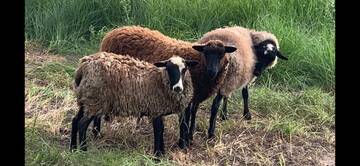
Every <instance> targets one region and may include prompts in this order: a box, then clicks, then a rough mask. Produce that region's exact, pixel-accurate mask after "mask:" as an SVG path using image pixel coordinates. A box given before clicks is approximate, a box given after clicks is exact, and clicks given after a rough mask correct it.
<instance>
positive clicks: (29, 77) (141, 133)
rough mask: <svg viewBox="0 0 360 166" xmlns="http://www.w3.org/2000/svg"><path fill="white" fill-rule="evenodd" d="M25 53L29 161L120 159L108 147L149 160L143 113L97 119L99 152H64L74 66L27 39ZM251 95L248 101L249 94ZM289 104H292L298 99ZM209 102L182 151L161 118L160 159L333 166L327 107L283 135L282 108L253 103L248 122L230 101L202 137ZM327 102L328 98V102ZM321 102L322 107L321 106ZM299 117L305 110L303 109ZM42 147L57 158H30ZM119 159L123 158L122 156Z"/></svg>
mask: <svg viewBox="0 0 360 166" xmlns="http://www.w3.org/2000/svg"><path fill="white" fill-rule="evenodd" d="M25 58H26V66H25V68H26V87H25V89H26V100H25V115H26V119H25V122H26V126H25V127H26V129H28V130H29V131H28V132H27V133H26V139H27V141H26V149H27V150H26V156H27V157H26V163H27V165H37V164H39V163H52V164H58V165H62V164H64V163H65V164H64V165H76V164H74V163H79V162H80V163H81V162H85V163H86V162H88V164H87V165H93V164H94V161H93V160H91V158H95V159H94V160H98V161H97V162H100V160H103V161H101V162H102V163H103V164H104V163H106V164H105V165H108V164H110V163H116V162H114V161H117V160H120V159H119V158H121V157H118V156H110V157H104V156H102V155H106V154H107V153H110V154H112V153H113V152H108V150H109V149H111V150H114V151H115V153H120V152H123V151H124V152H126V154H127V152H134V153H136V154H135V156H138V158H136V159H137V160H139V161H140V162H139V163H141V164H142V165H152V164H154V163H151V161H150V160H147V158H149V156H151V154H152V150H153V149H152V148H153V146H152V145H153V132H152V125H151V124H150V122H149V121H148V119H147V118H143V119H142V120H141V121H140V123H137V121H136V118H131V117H130V118H117V119H115V121H113V122H112V123H103V125H102V136H103V137H102V138H101V139H98V140H94V139H92V137H91V132H88V133H89V134H88V138H89V139H90V141H89V149H90V152H91V153H96V154H97V156H91V154H86V155H85V156H80V157H79V156H78V155H79V154H71V153H67V151H68V145H69V140H70V132H69V131H70V122H71V119H72V117H73V116H74V115H75V113H76V111H77V106H76V103H75V100H74V96H73V93H72V91H71V81H72V75H71V71H72V70H73V69H74V67H75V66H68V64H74V62H68V59H66V58H64V57H63V56H57V55H50V54H49V52H47V51H46V50H43V49H41V48H40V47H36V46H35V45H33V44H32V43H26V55H25ZM256 93H260V92H258V91H256V92H254V96H255V97H254V103H256V104H257V103H259V99H257V98H256V96H257V95H256ZM291 94H292V93H291ZM272 97H274V98H275V97H277V96H272ZM278 97H279V96H278ZM280 97H281V95H280ZM320 97H321V96H320ZM250 98H251V99H252V96H250ZM306 99H308V98H306ZM310 99H311V98H310ZM331 99H332V98H331ZM237 100H238V99H237ZM237 100H236V101H237ZM303 100H304V101H306V100H305V99H299V103H301V102H300V101H303ZM289 101H291V102H292V101H297V99H296V100H295V99H294V100H289ZM237 102H238V101H237ZM311 102H313V101H308V102H305V104H307V105H308V107H311V106H312V105H314V106H317V107H318V105H316V102H315V103H311ZM210 103H211V100H209V101H207V102H205V103H203V104H202V105H201V106H200V110H199V111H198V116H197V117H198V120H197V131H196V133H195V135H194V142H193V144H192V146H191V147H190V148H189V149H188V150H186V151H184V150H180V149H179V148H178V147H177V145H176V142H177V139H178V119H177V116H176V115H171V116H168V117H166V118H165V136H164V138H165V146H166V151H167V154H166V156H164V158H163V159H164V162H165V164H166V165H167V164H170V165H173V164H175V165H335V161H334V158H335V156H334V154H335V134H334V128H333V127H334V126H335V123H334V120H333V118H334V110H333V109H334V107H330V108H324V110H326V111H328V110H330V112H331V113H329V115H328V114H325V113H323V112H321V113H319V115H317V114H316V115H312V114H313V113H311V114H310V112H309V113H308V114H309V115H311V116H315V118H313V117H311V116H310V118H311V119H309V120H308V119H306V118H304V117H299V121H304V123H302V122H300V123H301V124H300V128H301V126H304V127H302V128H303V129H301V130H298V129H297V130H294V132H286V131H287V130H286V129H285V128H289V126H286V124H292V123H294V124H297V120H296V119H295V120H294V117H291V118H288V119H286V118H280V116H285V115H287V114H288V113H287V112H281V111H278V112H276V111H269V112H265V113H264V112H262V111H259V110H260V109H261V103H259V104H257V106H253V108H255V109H256V110H251V111H252V113H253V120H251V121H245V120H243V119H242V116H241V115H242V110H241V109H240V108H241V105H239V106H237V105H236V104H235V103H234V100H232V101H231V102H230V106H229V107H230V109H231V110H232V111H230V119H229V120H228V121H220V120H218V121H217V129H216V139H214V140H207V139H206V138H207V127H208V119H209V104H210ZM299 103H288V105H287V106H289V107H291V109H293V108H298V107H299V109H300V107H303V106H304V105H303V104H302V105H300V104H299ZM296 104H299V105H296ZM332 104H333V103H332V102H331V103H330V106H332ZM321 106H322V105H321ZM325 106H327V104H326V103H325V104H324V107H325ZM317 107H315V108H317ZM236 109H240V110H241V112H239V111H237V112H236V111H233V110H236ZM269 109H270V108H269ZM319 109H320V110H321V109H322V108H319ZM306 110H307V109H306ZM309 110H312V109H309ZM326 111H325V112H326ZM302 114H305V115H307V113H302ZM270 115H272V116H270ZM277 116H279V117H277ZM322 116H324V117H325V118H330V121H328V120H324V121H321V123H320V122H319V123H315V124H316V125H315V126H312V127H307V126H309V125H310V123H311V122H312V121H314V119H316V118H318V117H322ZM295 117H296V116H295ZM277 119H278V120H277ZM320 119H321V118H320ZM322 119H324V118H322ZM283 120H284V121H288V122H289V123H288V122H286V123H284V124H285V126H284V125H278V127H274V126H276V124H278V123H281V121H283ZM317 121H320V120H317ZM269 124H272V125H269ZM279 126H280V127H279ZM282 127H284V129H283V128H282ZM33 133H38V134H33ZM37 140H41V141H37ZM42 144H46V147H48V148H50V150H49V151H47V152H46V153H49V152H50V153H51V152H54V154H53V155H54V156H56V157H54V158H59V159H57V160H55V161H53V158H52V157H49V156H50V155H49V156H47V154H42V156H45V157H43V158H40V159H39V157H36V156H39V155H36V154H37V153H38V151H42V150H41V149H38V148H40V147H43V146H40V145H42ZM44 153H45V152H44ZM142 154H143V155H142ZM127 155H129V154H127ZM84 158H86V159H88V160H85V159H84ZM104 158H106V160H105V159H104ZM124 158H127V157H126V156H125V157H124ZM167 159H169V160H167ZM62 160H63V161H62ZM63 162H64V163H63ZM119 162H120V163H124V162H125V161H122V160H121V161H119ZM126 162H129V163H130V164H131V165H136V164H134V163H135V162H134V161H127V160H126ZM69 163H70V164H69ZM71 163H72V164H71ZM95 163H96V162H95ZM100 165H101V164H100ZM110 165H111V164H110Z"/></svg>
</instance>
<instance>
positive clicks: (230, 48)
mask: <svg viewBox="0 0 360 166" xmlns="http://www.w3.org/2000/svg"><path fill="white" fill-rule="evenodd" d="M234 51H236V47H231V46H225V52H226V53H232V52H234Z"/></svg>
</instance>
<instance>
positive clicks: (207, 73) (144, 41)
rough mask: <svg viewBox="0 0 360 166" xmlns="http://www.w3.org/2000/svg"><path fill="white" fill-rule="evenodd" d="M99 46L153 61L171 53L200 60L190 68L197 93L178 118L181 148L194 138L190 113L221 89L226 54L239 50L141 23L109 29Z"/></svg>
mask: <svg viewBox="0 0 360 166" xmlns="http://www.w3.org/2000/svg"><path fill="white" fill-rule="evenodd" d="M100 47H101V49H100V51H105V52H112V53H116V54H128V55H130V56H133V57H136V58H139V59H140V60H144V61H147V62H150V63H153V62H157V61H160V60H164V59H168V58H169V55H172V54H175V55H179V56H181V57H182V58H184V59H188V60H197V61H199V62H200V63H199V65H197V66H196V67H194V68H192V69H190V73H191V77H192V80H193V87H194V96H193V98H192V101H191V102H190V103H189V105H188V107H187V108H186V110H185V116H180V119H179V120H180V139H179V143H178V144H179V147H180V148H185V147H187V145H188V142H189V139H192V137H189V133H188V126H189V121H190V116H193V115H194V113H196V110H197V109H198V106H199V104H200V103H201V102H203V101H204V100H205V99H207V98H209V97H210V96H211V95H213V94H214V93H215V92H216V91H217V90H218V88H219V87H220V86H221V84H222V82H223V80H224V78H225V75H226V72H227V66H228V57H227V56H225V53H231V52H234V51H235V50H236V48H235V47H231V46H226V45H224V44H223V42H221V41H219V40H211V41H208V42H206V43H201V44H195V45H194V44H192V43H190V42H185V41H181V40H176V39H173V38H170V37H167V36H165V35H163V34H162V33H160V32H159V31H156V30H150V29H149V28H144V27H140V26H125V27H121V28H117V29H114V30H112V31H110V32H109V33H107V34H106V35H105V37H104V38H103V40H102V43H101V46H100ZM190 113H191V115H190ZM194 120H195V119H192V120H191V121H194ZM190 131H192V130H190ZM190 136H192V134H190Z"/></svg>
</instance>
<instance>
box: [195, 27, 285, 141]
mask: <svg viewBox="0 0 360 166" xmlns="http://www.w3.org/2000/svg"><path fill="white" fill-rule="evenodd" d="M267 37H268V38H267ZM209 40H221V41H223V42H224V43H225V44H226V45H234V46H235V47H236V48H237V50H236V51H235V52H233V53H231V54H233V55H232V56H229V57H230V59H229V67H228V72H227V73H226V77H225V80H224V84H223V85H222V86H221V88H220V90H219V92H218V94H217V96H216V97H215V99H214V100H213V104H212V107H211V116H210V122H209V123H210V126H209V130H208V136H209V138H212V137H213V136H214V131H215V122H216V114H217V111H218V108H219V105H220V102H221V100H222V99H223V98H224V106H223V112H226V109H227V108H226V107H227V100H228V97H230V95H231V93H233V92H234V91H235V90H236V89H239V88H242V96H243V100H244V116H245V119H248V120H249V119H251V114H250V112H249V108H248V104H249V101H248V84H249V83H251V82H252V80H254V79H255V77H256V76H259V75H260V73H261V72H262V71H263V70H264V69H265V68H268V67H270V66H274V65H275V63H276V60H277V59H276V56H279V55H278V54H280V52H279V51H277V50H276V49H275V48H274V47H278V44H275V43H277V39H276V38H275V36H274V35H272V34H269V33H266V34H265V33H264V32H256V31H253V30H249V29H246V28H243V27H238V26H236V27H226V28H218V29H215V30H213V31H210V32H208V33H206V34H205V35H204V36H203V37H202V38H201V39H199V41H198V43H203V42H207V41H209ZM264 42H265V43H264ZM254 44H255V45H254ZM264 44H265V47H263V45H264ZM279 57H281V58H282V57H283V56H282V55H281V54H280V56H279ZM222 117H223V119H226V113H224V114H223V115H222ZM194 125H195V124H191V127H190V128H194V127H192V126H194ZM191 133H193V132H191Z"/></svg>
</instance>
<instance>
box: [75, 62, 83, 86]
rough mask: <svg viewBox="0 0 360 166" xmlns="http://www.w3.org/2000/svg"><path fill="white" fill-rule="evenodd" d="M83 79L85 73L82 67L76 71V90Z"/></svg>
mask: <svg viewBox="0 0 360 166" xmlns="http://www.w3.org/2000/svg"><path fill="white" fill-rule="evenodd" d="M82 78H83V72H82V67H80V68H79V69H78V70H76V73H75V81H74V88H75V89H77V87H79V85H80V83H81V80H82Z"/></svg>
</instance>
